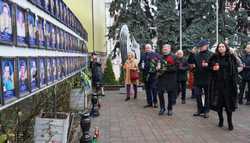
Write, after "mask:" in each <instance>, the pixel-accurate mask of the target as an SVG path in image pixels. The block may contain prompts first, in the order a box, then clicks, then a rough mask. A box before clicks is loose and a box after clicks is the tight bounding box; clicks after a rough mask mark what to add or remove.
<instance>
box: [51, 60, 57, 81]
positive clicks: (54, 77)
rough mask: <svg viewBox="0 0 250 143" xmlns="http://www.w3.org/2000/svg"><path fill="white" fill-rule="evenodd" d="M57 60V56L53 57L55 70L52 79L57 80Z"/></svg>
mask: <svg viewBox="0 0 250 143" xmlns="http://www.w3.org/2000/svg"><path fill="white" fill-rule="evenodd" d="M56 64H57V62H56V58H52V71H53V74H52V75H53V77H52V80H53V81H55V80H57V65H56Z"/></svg>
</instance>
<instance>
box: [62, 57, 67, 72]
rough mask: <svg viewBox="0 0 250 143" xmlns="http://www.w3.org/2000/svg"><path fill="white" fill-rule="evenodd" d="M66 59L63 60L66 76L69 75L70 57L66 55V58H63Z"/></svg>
mask: <svg viewBox="0 0 250 143" xmlns="http://www.w3.org/2000/svg"><path fill="white" fill-rule="evenodd" d="M63 59H64V60H63V62H64V73H65V76H67V75H68V60H67V59H68V58H67V57H65V58H63Z"/></svg>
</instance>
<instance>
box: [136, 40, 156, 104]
mask: <svg viewBox="0 0 250 143" xmlns="http://www.w3.org/2000/svg"><path fill="white" fill-rule="evenodd" d="M159 63H160V56H159V55H158V54H157V53H155V52H154V51H153V48H152V46H151V45H150V44H146V45H145V47H144V54H143V55H142V58H141V61H140V68H141V71H142V73H143V80H144V84H145V90H146V95H147V105H146V106H144V108H148V107H154V108H157V89H156V82H157V79H156V74H157V70H156V69H157V66H159Z"/></svg>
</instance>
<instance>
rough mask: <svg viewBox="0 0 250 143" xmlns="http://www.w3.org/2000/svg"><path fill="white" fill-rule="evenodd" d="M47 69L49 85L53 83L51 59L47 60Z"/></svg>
mask: <svg viewBox="0 0 250 143" xmlns="http://www.w3.org/2000/svg"><path fill="white" fill-rule="evenodd" d="M46 67H47V71H46V74H47V83H48V84H49V83H51V82H52V64H51V59H50V58H47V59H46Z"/></svg>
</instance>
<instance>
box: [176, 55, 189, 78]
mask: <svg viewBox="0 0 250 143" xmlns="http://www.w3.org/2000/svg"><path fill="white" fill-rule="evenodd" d="M176 63H177V81H187V71H188V68H189V66H188V62H187V59H185V58H180V59H179V58H177V60H176Z"/></svg>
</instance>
